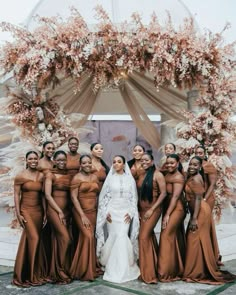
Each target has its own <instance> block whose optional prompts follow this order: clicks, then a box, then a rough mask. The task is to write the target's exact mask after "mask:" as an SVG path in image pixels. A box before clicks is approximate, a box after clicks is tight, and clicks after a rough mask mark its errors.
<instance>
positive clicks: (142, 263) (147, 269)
mask: <svg viewBox="0 0 236 295" xmlns="http://www.w3.org/2000/svg"><path fill="white" fill-rule="evenodd" d="M145 176H146V175H145V174H142V175H140V177H139V179H138V180H137V182H136V183H137V188H138V191H140V189H141V187H142V183H143V180H144V178H145ZM159 194H160V190H159V187H158V184H157V183H156V182H153V200H152V202H151V203H149V201H148V200H142V199H140V197H139V202H138V207H139V214H140V218H141V220H140V230H139V267H140V273H141V275H140V277H139V279H141V280H142V281H144V282H145V283H148V284H150V283H156V282H157V281H158V259H157V255H158V243H157V239H156V235H155V233H154V227H155V226H156V224H157V222H158V220H159V218H160V216H161V213H162V207H161V206H159V207H158V208H156V209H155V211H154V212H153V214H152V216H151V217H150V219H148V220H147V221H145V222H144V221H143V216H144V214H145V213H146V211H147V210H148V209H150V208H151V207H152V206H153V205H154V203H156V201H157V198H158V196H159Z"/></svg>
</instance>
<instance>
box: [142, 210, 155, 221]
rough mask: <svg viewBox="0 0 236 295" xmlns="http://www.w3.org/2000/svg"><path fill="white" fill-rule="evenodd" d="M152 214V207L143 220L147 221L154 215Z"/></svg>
mask: <svg viewBox="0 0 236 295" xmlns="http://www.w3.org/2000/svg"><path fill="white" fill-rule="evenodd" d="M152 214H153V209H152V208H150V209H148V210H147V212H145V214H144V216H143V221H147V220H148V219H149V218H150V217H151V216H152Z"/></svg>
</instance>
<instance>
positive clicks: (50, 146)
mask: <svg viewBox="0 0 236 295" xmlns="http://www.w3.org/2000/svg"><path fill="white" fill-rule="evenodd" d="M54 152H55V145H54V143H53V142H52V141H45V142H44V143H43V150H42V156H41V159H40V160H39V164H38V170H39V171H42V172H47V171H48V170H50V169H52V168H53V161H52V157H53V155H54Z"/></svg>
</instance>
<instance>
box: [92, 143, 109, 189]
mask: <svg viewBox="0 0 236 295" xmlns="http://www.w3.org/2000/svg"><path fill="white" fill-rule="evenodd" d="M90 150H91V155H92V173H94V174H96V175H97V177H98V180H99V183H100V190H101V188H102V185H103V183H104V181H105V179H106V177H107V174H108V172H109V167H108V166H107V164H106V163H105V162H104V161H103V159H102V156H103V152H104V150H103V146H102V145H101V144H100V143H98V142H95V143H92V144H91V146H90Z"/></svg>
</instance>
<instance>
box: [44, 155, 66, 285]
mask: <svg viewBox="0 0 236 295" xmlns="http://www.w3.org/2000/svg"><path fill="white" fill-rule="evenodd" d="M53 159H54V162H55V168H54V169H52V170H51V171H50V172H48V173H47V174H46V180H45V196H46V199H47V203H48V206H47V218H48V222H49V224H50V225H51V229H52V259H51V265H50V271H49V276H50V279H51V280H52V281H53V282H55V283H59V284H66V283H69V282H70V281H71V278H70V275H69V266H70V263H71V247H70V246H71V237H70V233H69V223H70V218H71V214H70V204H71V203H70V180H71V177H70V175H68V174H67V170H66V160H67V158H66V153H65V152H64V151H60V150H59V151H56V152H55V154H54V157H53Z"/></svg>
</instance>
